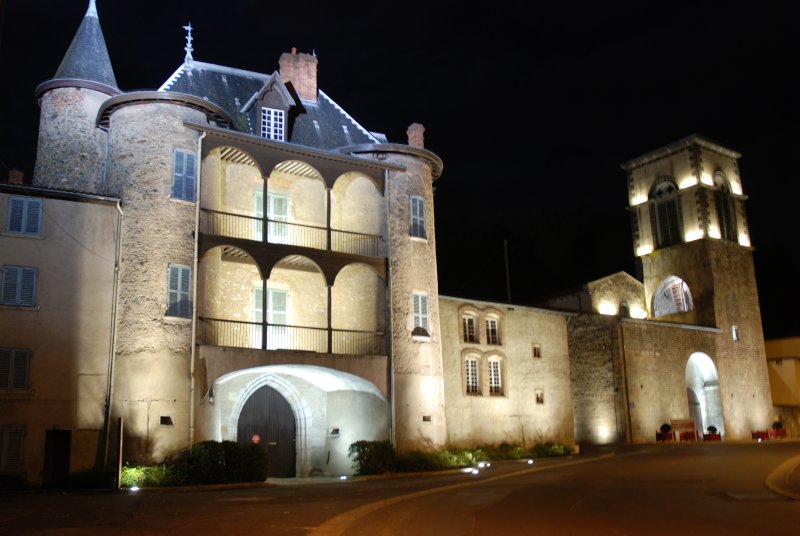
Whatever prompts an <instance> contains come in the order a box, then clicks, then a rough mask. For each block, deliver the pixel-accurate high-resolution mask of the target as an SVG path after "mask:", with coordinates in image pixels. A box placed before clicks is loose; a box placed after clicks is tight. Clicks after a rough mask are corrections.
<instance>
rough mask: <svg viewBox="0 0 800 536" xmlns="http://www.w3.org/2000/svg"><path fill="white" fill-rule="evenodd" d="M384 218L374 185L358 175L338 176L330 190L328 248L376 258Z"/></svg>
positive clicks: (379, 198)
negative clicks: (329, 243) (330, 233)
mask: <svg viewBox="0 0 800 536" xmlns="http://www.w3.org/2000/svg"><path fill="white" fill-rule="evenodd" d="M385 219H386V215H385V213H384V211H383V197H382V196H381V193H380V192H379V191H378V189H377V188H376V186H375V183H374V182H372V180H371V179H370V178H369V177H367V176H366V175H363V174H361V173H357V172H349V173H345V174H343V175H341V176H340V177H339V178H337V179H336V182H335V183H334V185H333V188H332V189H331V229H332V236H331V239H332V242H333V243H332V244H331V249H333V250H334V251H342V252H346V253H353V254H356V255H371V256H376V255H378V254H379V251H378V246H379V244H378V240H377V237H378V236H380V234H381V229H382V228H383V227H384V224H385Z"/></svg>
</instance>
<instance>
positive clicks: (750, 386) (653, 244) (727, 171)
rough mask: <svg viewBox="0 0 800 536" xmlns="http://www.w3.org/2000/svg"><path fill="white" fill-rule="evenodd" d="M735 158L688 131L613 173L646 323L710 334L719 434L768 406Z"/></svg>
mask: <svg viewBox="0 0 800 536" xmlns="http://www.w3.org/2000/svg"><path fill="white" fill-rule="evenodd" d="M740 156H741V155H740V154H739V153H737V152H736V151H733V150H731V149H728V148H726V147H723V146H721V145H719V144H717V143H715V142H712V141H710V140H708V139H707V138H703V137H701V136H698V135H692V136H689V137H687V138H684V139H682V140H679V141H677V142H675V143H672V144H670V145H667V146H666V147H662V148H660V149H657V150H655V151H652V152H650V153H648V154H645V155H643V156H640V157H638V158H635V159H633V160H631V161H629V162H627V163H625V164H623V165H622V169H623V170H625V171H626V172H627V176H628V196H629V210H630V213H631V219H632V230H633V246H634V251H635V254H636V256H637V257H638V258H639V259H640V260H641V263H642V271H643V276H644V286H645V295H646V296H645V299H646V304H647V308H648V315H647V318H648V319H649V320H655V321H662V322H669V323H673V324H681V325H689V326H699V329H702V330H704V331H711V332H712V333H715V335H714V345H713V348H708V349H707V351H708V353H709V354H710V355H711V357H712V360H713V362H714V365H715V366H716V368H717V369H718V370H719V387H718V388H719V390H720V393H721V403H722V405H723V407H724V412H725V416H726V417H725V419H726V423H727V424H726V429H727V430H728V432H730V433H732V434H733V435H734V436H740V437H745V436H746V437H749V431H748V430H747V426H751V427H752V426H756V425H757V424H760V423H763V421H764V419H765V418H767V417H765V415H769V413H770V411H771V405H772V404H771V396H770V390H769V383H768V380H767V372H766V364H765V363H766V357H765V352H764V335H763V331H762V326H761V311H760V308H759V303H758V293H757V289H756V278H755V270H754V267H753V248H752V245H751V241H750V232H749V229H748V224H747V217H746V214H745V209H744V203H745V201H746V200H747V197H746V196H745V195H744V191H743V188H742V180H741V176H740V174H739V166H738V159H739V158H740ZM704 351H705V350H704ZM686 357H687V358H688V357H689V356H686ZM737 427H739V428H741V430H737V429H736V428H737ZM751 429H755V428H751Z"/></svg>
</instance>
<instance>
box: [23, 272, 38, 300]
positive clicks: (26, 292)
mask: <svg viewBox="0 0 800 536" xmlns="http://www.w3.org/2000/svg"><path fill="white" fill-rule="evenodd" d="M19 270H20V272H21V274H22V276H21V277H20V289H19V304H20V305H27V306H33V305H35V304H36V268H20V269H19Z"/></svg>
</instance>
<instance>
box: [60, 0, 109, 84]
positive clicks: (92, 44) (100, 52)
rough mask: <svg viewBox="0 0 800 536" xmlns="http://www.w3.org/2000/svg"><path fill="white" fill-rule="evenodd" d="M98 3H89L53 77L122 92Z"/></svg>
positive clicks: (93, 0) (91, 0) (92, 1)
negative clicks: (84, 82) (97, 84)
mask: <svg viewBox="0 0 800 536" xmlns="http://www.w3.org/2000/svg"><path fill="white" fill-rule="evenodd" d="M94 2H95V0H90V1H89V8H88V9H87V10H86V15H84V17H83V22H81V25H80V27H79V28H78V32H77V33H76V34H75V37H74V38H73V39H72V44H70V46H69V49H68V50H67V53H66V55H65V56H64V59H63V60H61V65H59V67H58V70H57V71H56V75H55V76H54V77H53V78H54V79H55V80H59V79H61V80H63V79H73V80H89V81H92V82H99V83H101V84H104V85H106V86H109V87H112V88H114V89H119V88H118V87H117V79H116V78H115V77H114V70H113V69H112V68H111V59H110V58H109V57H108V49H107V48H106V40H105V38H103V30H102V29H101V28H100V19H98V17H97V9H96V7H95V3H94Z"/></svg>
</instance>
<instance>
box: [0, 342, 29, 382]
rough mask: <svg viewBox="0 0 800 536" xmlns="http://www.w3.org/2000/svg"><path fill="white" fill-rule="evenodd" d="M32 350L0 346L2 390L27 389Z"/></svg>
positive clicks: (0, 380)
mask: <svg viewBox="0 0 800 536" xmlns="http://www.w3.org/2000/svg"><path fill="white" fill-rule="evenodd" d="M30 359H31V351H30V350H23V349H20V348H0V390H2V389H27V388H28V367H29V364H30Z"/></svg>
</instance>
